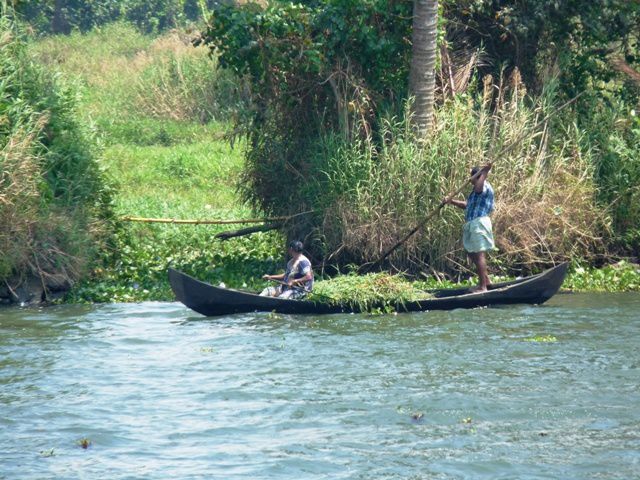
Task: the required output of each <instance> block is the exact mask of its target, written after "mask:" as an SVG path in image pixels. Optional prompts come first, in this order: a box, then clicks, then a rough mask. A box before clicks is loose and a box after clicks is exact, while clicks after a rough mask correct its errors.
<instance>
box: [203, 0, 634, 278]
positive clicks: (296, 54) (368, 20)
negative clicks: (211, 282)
mask: <svg viewBox="0 0 640 480" xmlns="http://www.w3.org/2000/svg"><path fill="white" fill-rule="evenodd" d="M409 8H410V2H400V3H399V2H380V1H374V0H371V1H367V2H359V1H331V0H329V1H323V2H304V3H301V4H284V3H283V4H280V3H270V4H269V6H268V7H266V8H265V7H262V6H261V5H258V4H248V5H241V6H231V5H228V6H223V7H220V8H217V9H215V11H214V12H213V15H212V16H211V18H210V19H209V20H208V29H207V30H206V31H205V33H204V34H203V42H204V43H206V44H207V45H209V46H210V47H211V48H212V50H214V51H215V52H216V53H218V54H219V55H220V57H219V58H220V65H221V66H223V67H225V68H228V69H231V70H233V71H234V73H236V74H237V75H238V76H239V77H241V78H243V79H244V81H245V82H246V83H247V87H246V88H247V90H248V91H250V93H251V99H252V102H253V103H252V110H251V111H250V112H249V114H248V115H247V114H246V112H245V115H244V116H242V117H239V123H240V126H241V127H244V128H245V132H246V133H247V135H248V137H249V147H248V150H247V168H246V172H245V178H246V182H245V183H244V184H243V189H244V190H243V191H244V194H245V198H247V199H248V200H250V201H251V202H252V204H253V205H254V206H255V207H256V208H259V209H262V210H263V211H266V212H268V213H274V214H291V213H296V212H299V211H304V210H310V209H311V210H314V211H315V212H316V213H317V214H316V215H315V216H306V217H304V218H303V219H301V221H299V222H296V223H293V222H292V223H291V224H289V225H288V226H287V234H288V235H289V236H295V237H300V236H304V237H306V239H307V243H308V244H310V245H312V253H314V254H315V255H317V258H318V259H320V258H324V259H330V260H331V261H337V262H341V261H350V262H357V263H362V262H365V261H370V260H374V259H376V258H377V256H379V255H380V253H381V252H382V251H384V250H385V248H386V247H387V246H389V245H393V244H394V243H395V242H396V240H397V239H398V238H399V237H401V236H402V235H403V233H404V232H406V231H407V230H409V229H410V228H411V227H412V226H413V225H415V224H416V223H418V221H419V220H420V218H421V215H423V214H424V212H426V211H429V209H430V208H433V207H435V205H437V203H438V200H439V198H441V196H442V195H444V194H445V193H446V192H447V191H449V189H450V188H451V187H453V185H454V184H453V183H452V182H451V180H452V179H458V181H462V179H463V177H464V175H465V173H466V171H467V168H468V167H469V166H470V165H472V164H475V163H478V162H479V161H483V160H482V159H491V160H496V161H501V162H504V163H505V164H508V165H509V166H508V167H507V166H502V165H501V167H500V170H498V174H499V175H500V177H497V178H496V179H495V182H496V184H497V185H498V189H499V191H498V196H499V198H500V195H501V196H502V197H501V198H502V203H501V204H502V208H500V209H499V211H498V213H497V218H496V220H497V228H498V234H499V235H498V236H499V237H500V238H501V239H502V241H501V245H500V248H501V250H502V252H501V256H502V258H500V259H499V261H500V262H501V263H503V264H514V263H515V264H522V263H525V264H527V265H530V266H532V267H533V266H535V265H536V264H538V265H540V264H543V263H545V262H546V261H549V259H550V256H554V257H556V258H573V257H574V256H579V257H581V258H594V256H597V255H601V254H602V253H604V248H603V246H604V245H605V242H606V241H607V237H608V236H609V234H610V230H609V229H608V224H609V221H608V219H607V214H608V213H609V212H610V213H611V214H612V215H613V226H614V228H615V233H616V234H617V238H619V239H620V238H622V236H623V235H626V237H625V238H627V240H626V241H625V242H622V243H624V244H625V247H626V248H633V245H634V243H633V242H634V238H636V237H635V236H634V235H633V234H631V236H629V235H630V234H629V232H633V231H634V228H637V225H638V224H639V223H640V217H638V216H637V209H636V208H635V205H636V203H637V202H635V199H636V195H637V187H636V185H637V181H638V178H639V177H638V173H639V172H638V171H637V170H636V169H635V167H634V165H635V164H634V162H632V161H630V158H631V157H633V155H634V154H637V148H638V147H637V146H636V142H635V140H636V129H635V127H633V125H632V123H633V122H634V121H635V120H634V119H633V118H631V117H632V115H633V113H632V112H631V109H630V107H628V106H627V105H629V104H628V103H625V102H628V101H629V99H637V98H638V96H637V89H636V87H635V86H634V85H632V84H630V83H629V82H627V81H626V80H627V78H626V77H621V76H620V75H619V73H616V72H617V71H616V70H615V69H614V68H612V67H611V68H607V66H610V64H609V63H608V62H609V61H610V60H611V59H612V58H615V59H618V60H619V58H618V57H617V56H616V55H622V57H621V58H622V61H623V62H632V63H633V62H635V57H634V56H633V55H634V53H635V52H636V51H637V46H636V44H635V42H636V41H637V38H636V37H635V35H636V33H635V30H634V29H633V26H634V25H635V24H636V22H637V19H638V11H637V8H635V6H633V5H629V4H627V3H626V2H620V1H617V0H612V1H606V2H591V3H590V2H581V1H567V2H533V1H531V2H527V1H525V2H510V1H504V2H490V1H482V0H480V1H474V2H462V3H460V2H447V1H445V2H443V7H442V15H443V26H442V31H443V35H441V44H442V49H441V51H442V56H441V57H442V58H441V67H440V68H441V73H440V86H439V88H440V93H441V96H440V101H441V102H442V106H441V107H440V110H441V113H440V114H439V118H440V120H441V121H443V122H444V123H442V124H441V125H438V126H437V128H436V133H435V135H434V136H433V138H431V139H430V140H429V141H428V142H427V144H426V145H422V147H423V148H422V149H421V148H418V147H417V145H416V143H415V141H414V139H412V138H411V132H409V131H408V130H406V128H405V127H406V126H407V125H408V123H406V122H405V121H403V120H402V116H403V115H404V102H405V101H406V95H407V89H406V85H407V83H408V81H407V75H408V65H409V54H410V45H409V43H408V38H409V37H410V31H411V12H410V11H409ZM597 20H599V21H597ZM614 27H617V28H614ZM611 61H613V60H611ZM614 63H615V62H614ZM616 75H618V76H616ZM615 78H617V79H618V80H617V81H613V80H612V79H615ZM479 80H482V82H480V81H479ZM527 90H531V91H534V92H537V93H538V95H537V96H538V97H539V99H538V100H535V99H532V98H530V97H527V96H526V92H527ZM576 93H581V95H582V97H581V100H580V102H579V103H578V104H577V105H576V107H575V108H574V109H572V110H569V111H565V112H563V114H562V115H561V116H555V117H553V118H552V119H551V121H550V123H548V124H546V125H538V128H539V130H538V131H530V132H529V133H528V134H527V129H533V127H534V125H535V124H536V122H537V121H538V120H539V119H540V116H539V115H541V114H542V113H544V114H548V113H550V112H551V111H552V107H551V105H552V104H553V103H554V102H555V103H556V104H559V103H561V102H562V101H563V100H566V99H567V98H569V97H572V96H574V95H575V94H576ZM455 95H463V96H465V97H466V99H465V100H462V101H454V102H453V103H450V102H446V101H445V100H446V99H447V98H450V97H452V96H455ZM467 103H468V104H469V105H471V108H469V109H468V108H466V107H465V104H467ZM614 104H615V106H614V107H613V108H612V105H614ZM543 106H544V107H543ZM512 112H516V113H518V112H520V113H519V114H515V115H514V114H512ZM526 112H529V113H526ZM596 112H609V114H610V115H611V116H610V117H609V118H606V119H605V118H603V117H600V118H598V119H597V120H595V121H594V120H593V118H592V117H593V115H594V113H596ZM398 118H400V119H401V120H397V119H398ZM385 119H386V120H385ZM450 119H451V120H453V122H450V121H449V120H450ZM629 119H631V122H629V121H628V120H629ZM620 120H626V123H622V122H621V121H620ZM459 121H461V123H456V122H459ZM461 125H462V126H463V127H462V128H461ZM614 127H615V128H614ZM534 130H535V129H534ZM612 131H613V132H615V133H614V135H613V136H612V134H611V133H612ZM523 135H524V137H522V136H523ZM527 135H530V137H529V136H527ZM521 137H522V138H527V139H529V138H531V139H534V138H539V139H540V140H537V141H535V142H533V144H532V145H530V147H531V148H529V149H528V150H524V149H517V152H515V153H512V154H510V158H509V159H497V158H493V156H494V155H495V154H497V153H498V151H499V146H500V145H506V144H508V143H509V142H519V141H521ZM445 143H447V144H449V145H455V148H446V147H445V146H444V144H445ZM466 152H468V153H466ZM452 159H455V161H452ZM283 179H289V180H288V181H283ZM514 182H517V183H515V184H514ZM633 182H636V183H635V184H634V183H633ZM514 185H517V187H518V188H515V189H514V188H513V187H514ZM508 192H510V193H508ZM596 202H600V205H599V206H598V205H596ZM516 205H518V206H516ZM534 209H535V211H534ZM522 212H528V214H529V215H532V216H533V217H534V218H535V219H536V221H535V222H534V223H532V222H528V221H527V220H526V218H524V217H525V216H526V215H524V214H523V213H522ZM625 219H626V220H625ZM447 224H448V225H453V222H451V221H448V222H447ZM552 227H553V228H552ZM454 231H455V228H449V227H445V228H443V227H442V226H439V227H438V228H434V229H431V228H427V231H426V232H424V234H423V235H422V236H418V237H417V238H416V239H414V241H412V242H410V243H409V244H408V245H407V248H405V252H404V253H403V254H400V255H399V256H397V257H396V258H395V262H394V264H395V265H396V266H397V267H398V268H402V269H406V268H414V267H415V266H418V265H423V264H424V263H425V262H426V263H427V264H429V265H431V266H432V267H434V266H435V267H436V268H443V267H446V266H447V264H449V265H451V264H457V263H459V261H460V258H459V253H456V252H455V249H456V238H457V235H454V234H453V232H454ZM554 232H555V233H554ZM618 244H621V243H620V242H619V243H618ZM609 245H611V243H609ZM545 258H546V261H545ZM449 262H451V263H449Z"/></svg>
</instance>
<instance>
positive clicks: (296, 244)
mask: <svg viewBox="0 0 640 480" xmlns="http://www.w3.org/2000/svg"><path fill="white" fill-rule="evenodd" d="M289 248H290V249H291V250H293V251H294V252H298V253H299V252H301V251H302V250H303V249H304V245H303V244H302V242H301V241H299V240H292V241H291V242H289Z"/></svg>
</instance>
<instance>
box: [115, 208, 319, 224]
mask: <svg viewBox="0 0 640 480" xmlns="http://www.w3.org/2000/svg"><path fill="white" fill-rule="evenodd" d="M312 211H313V210H309V211H306V212H301V213H296V214H295V215H290V216H288V217H272V218H245V219H240V220H182V219H178V218H145V217H132V216H128V215H127V216H125V217H122V218H121V220H122V221H123V222H140V223H172V224H176V225H231V224H243V223H269V222H285V221H287V220H289V219H291V218H294V217H298V216H300V215H306V214H308V213H311V212H312Z"/></svg>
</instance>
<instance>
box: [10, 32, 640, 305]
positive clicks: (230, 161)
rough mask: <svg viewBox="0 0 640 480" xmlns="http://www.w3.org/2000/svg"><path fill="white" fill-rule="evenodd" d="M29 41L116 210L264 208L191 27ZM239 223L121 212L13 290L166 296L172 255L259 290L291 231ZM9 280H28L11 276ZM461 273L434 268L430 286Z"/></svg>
mask: <svg viewBox="0 0 640 480" xmlns="http://www.w3.org/2000/svg"><path fill="white" fill-rule="evenodd" d="M30 51H31V54H32V55H33V58H34V59H35V60H36V61H37V62H39V63H41V64H42V65H43V66H45V67H47V68H51V69H55V70H56V71H59V72H60V75H61V76H63V77H64V78H65V79H66V81H67V82H68V83H69V84H73V85H75V86H77V87H78V102H79V108H78V116H79V118H78V121H79V122H80V123H82V124H85V125H89V126H90V128H91V129H92V132H93V134H94V137H95V139H96V141H97V144H98V145H97V148H96V151H97V152H98V153H99V162H100V167H101V168H102V169H103V170H104V172H105V174H106V176H107V177H108V178H109V179H110V182H111V184H112V185H113V201H112V205H111V207H112V208H113V211H114V214H115V217H116V218H119V219H123V218H124V217H128V216H134V217H151V218H175V219H207V220H238V219H244V218H254V217H256V216H260V213H256V212H255V211H254V210H252V208H251V207H250V206H248V205H247V204H245V203H243V202H242V200H241V198H240V195H239V194H238V187H239V186H240V185H241V183H242V178H243V177H242V175H243V169H244V147H245V145H244V144H243V142H242V141H239V140H238V139H235V141H232V140H234V136H233V134H229V130H230V128H231V127H230V126H229V125H230V123H229V121H230V117H229V115H230V113H229V112H230V111H231V108H230V104H231V103H233V102H237V101H239V99H238V98H236V97H234V94H233V92H232V89H231V88H230V87H229V82H228V79H227V78H225V77H224V74H223V73H220V72H219V71H218V70H217V68H216V66H215V63H214V62H212V61H211V59H210V58H209V57H208V56H207V55H206V51H205V50H198V49H194V48H193V47H192V46H191V44H190V43H189V41H188V38H187V37H185V35H184V34H181V33H179V32H169V33H166V34H164V35H161V36H156V37H151V36H147V35H143V34H140V33H139V32H137V31H136V30H135V29H134V28H133V27H130V26H127V25H123V24H115V25H110V26H107V27H105V28H102V29H97V30H95V31H92V32H89V33H87V34H79V33H77V34H72V35H70V36H60V37H50V38H44V39H41V40H39V41H34V42H33V44H32V45H31V46H30ZM198 72H200V73H202V74H204V77H206V79H205V80H206V81H203V85H199V86H198V88H196V87H195V86H194V85H191V83H192V82H189V78H201V77H202V76H200V77H198V76H197V75H198ZM205 97H206V99H207V101H206V102H205V101H200V100H202V99H203V98H205ZM225 102H226V103H225ZM199 105H206V108H205V107H199ZM239 227H241V225H226V226H225V225H171V224H143V223H132V222H126V221H118V223H117V227H116V230H115V233H114V235H113V236H112V237H111V239H110V241H109V243H108V245H106V246H105V248H103V250H102V252H101V261H100V262H99V263H97V264H95V265H94V267H93V268H92V269H91V272H90V273H89V274H88V275H85V276H83V278H82V279H81V281H79V282H75V283H73V284H70V283H64V284H60V285H58V286H55V285H46V284H45V285H43V282H42V281H39V279H37V278H34V279H24V278H23V279H22V289H21V291H20V292H19V297H20V298H19V299H18V301H19V302H22V301H24V302H29V301H32V302H39V301H40V299H41V298H42V297H43V294H44V296H46V297H47V298H49V299H52V298H53V299H55V300H56V301H64V302H68V303H94V302H140V301H148V300H152V301H163V300H171V299H172V298H173V296H172V294H171V290H170V288H169V285H168V282H167V279H166V271H167V269H168V268H169V267H170V266H173V267H175V268H179V269H181V270H183V271H185V272H186V273H189V274H191V275H193V276H195V277H197V278H200V279H202V280H205V281H207V282H210V283H213V284H216V285H217V284H219V283H224V284H225V285H227V286H228V287H231V288H240V289H247V290H251V291H259V290H260V289H261V288H262V287H263V286H264V282H263V281H262V279H261V276H262V274H263V273H265V272H275V271H280V270H281V269H282V267H283V266H284V257H283V251H282V250H283V249H282V245H283V244H284V243H285V240H284V239H283V238H282V236H281V235H280V234H278V233H276V232H267V233H256V234H253V235H251V236H250V237H242V238H234V239H231V240H228V241H223V240H220V239H216V238H215V236H216V234H218V233H220V232H222V231H224V230H227V229H231V228H233V229H235V228H239ZM456 235H457V231H456ZM456 238H457V237H456ZM639 271H640V268H638V266H637V265H633V264H630V263H624V262H623V263H617V264H615V265H611V266H607V267H603V268H600V269H595V268H591V267H584V268H583V267H577V266H575V267H573V268H572V270H571V273H570V274H569V276H568V278H567V281H566V282H565V288H566V289H570V290H573V291H611V292H612V291H638V290H639V288H640V287H639V285H640V280H639V278H638V276H639V275H640V274H639V273H638V272H639ZM465 275H469V274H468V273H467V274H465ZM439 278H445V276H443V275H441V276H439ZM14 280H15V281H14ZM40 280H41V279H40ZM458 280H459V278H458ZM7 283H8V284H9V285H10V286H14V285H17V284H19V283H21V282H18V279H13V278H9V279H8V282H7ZM465 284H468V282H467V283H463V284H454V283H451V282H439V281H438V280H436V278H435V277H429V278H428V279H427V281H426V282H425V284H424V287H423V288H446V287H451V286H454V285H465ZM58 287H59V288H58ZM16 291H17V290H16ZM12 296H13V293H12V292H11V289H10V288H8V287H7V286H4V285H3V286H2V287H0V299H4V300H3V301H5V302H7V301H8V299H10V298H12Z"/></svg>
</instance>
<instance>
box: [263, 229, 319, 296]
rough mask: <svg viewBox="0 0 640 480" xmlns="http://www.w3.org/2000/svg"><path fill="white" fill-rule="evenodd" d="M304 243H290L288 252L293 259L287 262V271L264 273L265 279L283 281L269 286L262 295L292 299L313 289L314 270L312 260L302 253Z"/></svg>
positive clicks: (295, 241) (296, 241) (294, 241)
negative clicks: (274, 273)
mask: <svg viewBox="0 0 640 480" xmlns="http://www.w3.org/2000/svg"><path fill="white" fill-rule="evenodd" d="M303 248H304V245H303V244H302V242H300V241H298V240H293V241H292V242H291V243H289V248H288V249H287V254H288V255H289V256H290V257H291V260H289V261H288V262H287V269H286V271H285V273H280V274H278V275H263V277H262V278H263V279H265V280H275V281H278V282H281V284H280V285H278V286H277V287H267V288H265V289H264V290H263V291H262V292H261V293H260V295H261V296H263V297H264V296H266V297H278V298H288V299H290V300H293V299H297V298H302V297H304V296H305V295H306V294H307V293H309V292H310V291H311V290H312V289H313V270H312V269H311V262H310V261H309V259H308V258H307V257H305V256H304V255H303V254H302V250H303Z"/></svg>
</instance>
